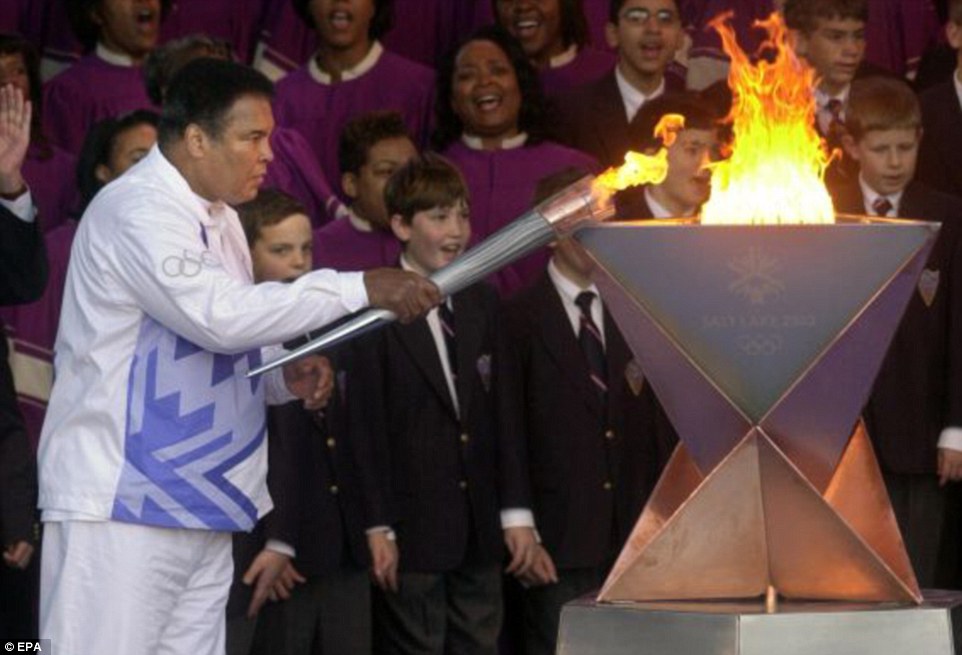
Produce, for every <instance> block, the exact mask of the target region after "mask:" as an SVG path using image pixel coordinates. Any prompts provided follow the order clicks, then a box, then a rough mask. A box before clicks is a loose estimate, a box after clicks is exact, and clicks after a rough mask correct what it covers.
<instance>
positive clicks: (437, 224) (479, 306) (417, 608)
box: [352, 154, 535, 655]
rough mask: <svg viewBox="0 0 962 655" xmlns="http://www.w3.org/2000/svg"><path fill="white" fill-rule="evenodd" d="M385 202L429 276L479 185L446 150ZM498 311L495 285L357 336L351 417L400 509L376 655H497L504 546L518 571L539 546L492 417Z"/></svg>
mask: <svg viewBox="0 0 962 655" xmlns="http://www.w3.org/2000/svg"><path fill="white" fill-rule="evenodd" d="M385 200H386V203H387V207H388V211H389V213H390V215H391V227H392V229H393V231H394V233H395V235H396V236H397V237H398V239H399V240H400V241H401V243H402V249H403V252H402V255H401V261H400V265H401V266H402V267H403V268H406V269H411V270H415V271H418V272H420V273H422V274H424V275H428V274H430V273H432V272H434V271H435V270H437V269H439V268H441V267H442V266H445V265H446V264H448V263H450V262H451V261H452V260H453V259H455V258H456V257H457V256H458V255H459V254H460V253H461V252H462V251H463V250H464V248H465V247H466V245H467V243H468V239H469V237H470V232H471V226H470V222H469V218H468V197H467V187H466V186H465V184H464V180H463V179H462V177H461V175H460V173H459V172H458V171H457V169H456V168H454V166H453V165H452V164H450V163H449V162H447V161H446V160H444V159H443V158H441V157H439V156H437V155H431V154H427V155H424V156H422V157H419V158H416V159H414V160H412V161H410V162H409V163H408V164H406V165H404V166H403V167H401V168H400V169H398V170H397V171H396V172H395V173H394V175H392V176H391V179H390V180H389V181H388V184H387V186H386V188H385ZM496 308H497V298H496V296H495V293H494V291H493V289H491V288H489V287H488V286H486V285H474V286H472V287H469V288H467V289H465V290H464V291H461V292H459V293H456V294H454V295H453V296H452V297H451V298H449V299H448V300H447V301H446V302H445V303H442V306H441V307H439V308H437V309H435V310H432V311H431V312H429V313H428V315H427V316H426V317H425V318H421V319H418V320H416V321H413V322H412V323H409V324H406V325H401V324H395V325H391V326H389V327H387V328H386V329H384V330H382V331H380V332H378V333H376V334H374V335H371V337H370V338H368V339H365V340H361V341H359V343H358V346H359V347H358V348H357V359H356V369H357V372H356V374H355V378H354V379H355V383H354V384H355V388H357V389H362V390H363V398H362V399H360V400H359V401H358V402H359V403H360V404H359V406H358V412H357V415H356V417H354V418H352V420H356V421H357V422H358V424H359V425H360V426H361V428H362V429H364V430H366V431H368V433H369V434H370V435H371V438H372V439H377V440H380V441H381V442H382V443H381V445H379V446H378V447H376V452H378V453H380V454H382V455H383V465H384V467H385V469H386V470H387V471H388V478H389V481H390V482H389V488H388V490H387V497H388V498H389V499H390V500H391V501H392V503H393V510H394V512H395V516H396V517H397V520H396V521H395V522H394V524H393V528H394V532H395V533H396V536H397V546H398V551H399V563H398V575H397V586H396V588H394V589H392V588H389V587H388V588H384V589H379V590H377V591H376V593H375V605H374V608H375V609H374V616H375V618H374V622H375V637H374V639H375V651H376V652H378V653H437V654H438V655H441V654H442V653H459V654H461V653H463V654H465V655H472V654H491V655H493V654H494V653H495V652H496V643H497V636H498V632H499V629H500V626H501V619H502V609H501V570H500V569H501V566H500V563H501V561H502V557H503V553H504V545H505V544H507V546H508V549H509V550H510V551H511V553H512V555H513V556H514V557H515V558H516V559H517V561H516V562H513V565H514V566H516V567H523V566H526V564H527V561H528V560H529V559H530V555H531V553H532V552H533V549H534V545H535V537H534V531H533V530H532V529H531V527H528V526H526V525H524V524H523V523H524V522H523V521H522V522H521V523H520V524H519V523H518V522H517V517H516V516H515V515H517V514H518V513H521V514H524V513H525V505H523V498H522V497H521V495H520V491H519V489H520V483H519V479H520V475H519V461H518V455H517V454H516V453H515V452H514V449H513V448H511V447H509V446H508V444H506V443H504V440H503V439H502V438H501V437H500V434H499V433H498V431H497V428H496V425H495V424H494V415H493V402H492V396H491V393H492V390H493V387H494V384H495V381H494V379H493V371H494V362H493V361H492V356H493V354H494V340H495V334H496V332H495V331H496V320H497V318H496ZM512 510H513V511H512ZM528 523H529V524H530V521H528Z"/></svg>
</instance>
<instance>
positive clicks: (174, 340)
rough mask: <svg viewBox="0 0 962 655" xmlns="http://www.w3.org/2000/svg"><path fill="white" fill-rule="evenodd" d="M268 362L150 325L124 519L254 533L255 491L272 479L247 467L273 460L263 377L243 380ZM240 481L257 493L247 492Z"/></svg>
mask: <svg viewBox="0 0 962 655" xmlns="http://www.w3.org/2000/svg"><path fill="white" fill-rule="evenodd" d="M260 363H261V354H260V350H259V349H257V350H251V351H249V352H246V353H241V354H238V355H222V354H215V353H211V352H208V351H206V350H204V349H203V348H201V347H199V346H197V345H195V344H193V343H191V342H190V341H187V340H186V339H183V338H182V337H179V336H177V335H176V334H174V333H173V332H171V331H170V330H168V329H167V328H166V327H164V326H163V325H161V324H160V323H158V322H157V321H155V320H153V319H151V318H149V317H148V318H145V319H144V322H143V324H142V325H141V330H140V333H139V335H138V338H137V346H136V349H135V352H134V357H133V361H132V362H131V365H130V373H129V378H128V388H127V420H126V426H127V427H126V434H125V438H124V453H123V456H124V465H123V470H122V472H121V475H120V479H119V482H118V485H117V491H116V496H115V499H114V508H113V518H114V519H115V520H118V521H125V522H131V523H141V524H147V525H156V526H163V527H177V528H200V529H208V530H227V531H236V530H250V529H251V528H252V527H253V526H254V523H255V522H256V521H257V508H256V507H255V505H254V502H253V501H252V499H251V498H250V497H249V494H252V493H254V492H255V491H261V492H262V491H263V489H262V487H263V484H264V482H263V480H262V479H260V478H259V477H258V476H252V475H251V471H250V470H248V469H247V467H250V466H257V461H256V459H257V458H260V457H264V456H265V455H264V453H263V452H260V453H258V449H259V448H260V446H261V444H262V443H263V442H264V438H265V435H266V429H267V428H266V414H265V400H264V391H263V388H262V385H261V384H260V380H259V378H258V379H252V380H247V379H245V378H244V373H245V372H246V371H248V370H250V369H251V368H254V367H256V366H258V365H260ZM238 364H240V365H238ZM255 454H256V457H255ZM245 473H246V475H245ZM234 474H239V475H234ZM237 477H242V478H245V479H246V480H247V483H248V484H247V486H248V487H250V488H247V489H242V488H240V487H239V486H238V484H237V481H236V478H237Z"/></svg>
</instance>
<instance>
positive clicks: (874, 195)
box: [858, 173, 905, 216]
mask: <svg viewBox="0 0 962 655" xmlns="http://www.w3.org/2000/svg"><path fill="white" fill-rule="evenodd" d="M858 185H859V187H861V189H862V200H863V204H864V205H865V213H866V214H867V215H869V216H874V215H875V201H876V200H878V199H879V198H883V197H884V198H885V199H887V200H888V201H889V202H890V203H892V210H891V212H890V214H891V215H892V216H898V215H899V207H900V206H901V204H902V194H903V193H904V192H905V189H902V190H901V191H898V192H897V193H889V194H886V195H885V196H883V195H882V194H881V193H879V192H878V191H876V190H875V189H873V188H872V187H870V186H869V185H868V182H866V181H865V178H864V177H862V174H861V173H859V174H858Z"/></svg>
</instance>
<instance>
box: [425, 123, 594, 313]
mask: <svg viewBox="0 0 962 655" xmlns="http://www.w3.org/2000/svg"><path fill="white" fill-rule="evenodd" d="M442 154H443V155H444V156H445V157H447V158H448V159H450V160H451V161H452V162H454V164H455V165H456V166H457V167H458V168H459V169H460V170H461V173H462V174H463V175H464V178H465V180H466V181H467V183H468V189H469V191H470V193H471V243H472V244H474V243H477V242H479V241H482V240H483V239H484V238H485V237H487V236H488V235H490V234H492V233H494V232H496V231H497V230H499V229H500V228H502V227H504V226H505V225H507V224H508V223H510V222H512V221H514V220H515V219H516V218H518V217H519V216H521V215H522V214H523V213H524V212H525V211H527V210H528V209H530V208H531V207H532V206H533V203H534V192H535V187H536V186H537V184H538V181H539V180H541V179H542V178H543V177H545V176H548V175H551V174H552V173H556V172H558V171H560V170H562V169H564V168H567V167H575V168H578V169H581V170H583V171H584V172H585V173H586V174H587V173H596V172H598V163H597V162H596V161H595V160H594V159H593V158H591V157H589V156H588V155H586V154H584V153H582V152H579V151H577V150H573V149H571V148H566V147H565V146H562V145H558V144H557V143H553V142H551V141H543V142H541V143H538V144H534V145H529V146H523V147H520V148H510V149H504V150H476V149H474V148H471V147H470V146H468V145H467V144H465V143H464V142H463V141H460V140H459V141H455V142H454V143H452V144H451V145H449V146H448V147H447V148H446V149H445V150H444V152H443V153H442ZM549 257H550V254H549V252H548V249H547V248H542V249H541V250H539V251H538V252H536V253H533V254H531V255H528V256H527V257H525V258H524V259H521V260H519V261H518V262H515V263H514V264H512V265H511V266H509V267H507V268H505V269H503V270H502V271H501V272H499V273H497V274H496V275H495V276H494V277H493V278H492V279H491V280H490V281H491V282H492V283H493V284H494V285H495V287H497V289H498V291H499V292H500V293H501V295H502V296H503V297H507V296H508V295H510V294H511V293H513V292H515V291H517V290H519V289H521V288H522V287H524V286H526V285H527V284H529V283H531V282H532V281H533V280H534V279H535V277H537V276H538V275H539V274H540V273H542V272H543V271H544V267H545V266H546V265H547V263H548V259H549Z"/></svg>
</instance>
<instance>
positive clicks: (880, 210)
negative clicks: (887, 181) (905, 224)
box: [872, 196, 895, 216]
mask: <svg viewBox="0 0 962 655" xmlns="http://www.w3.org/2000/svg"><path fill="white" fill-rule="evenodd" d="M894 208H895V205H893V204H892V201H891V200H889V199H888V198H886V197H885V196H879V197H878V198H876V199H875V201H874V202H873V203H872V211H874V212H875V215H876V216H888V215H889V212H890V211H892V210H893V209H894Z"/></svg>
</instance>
